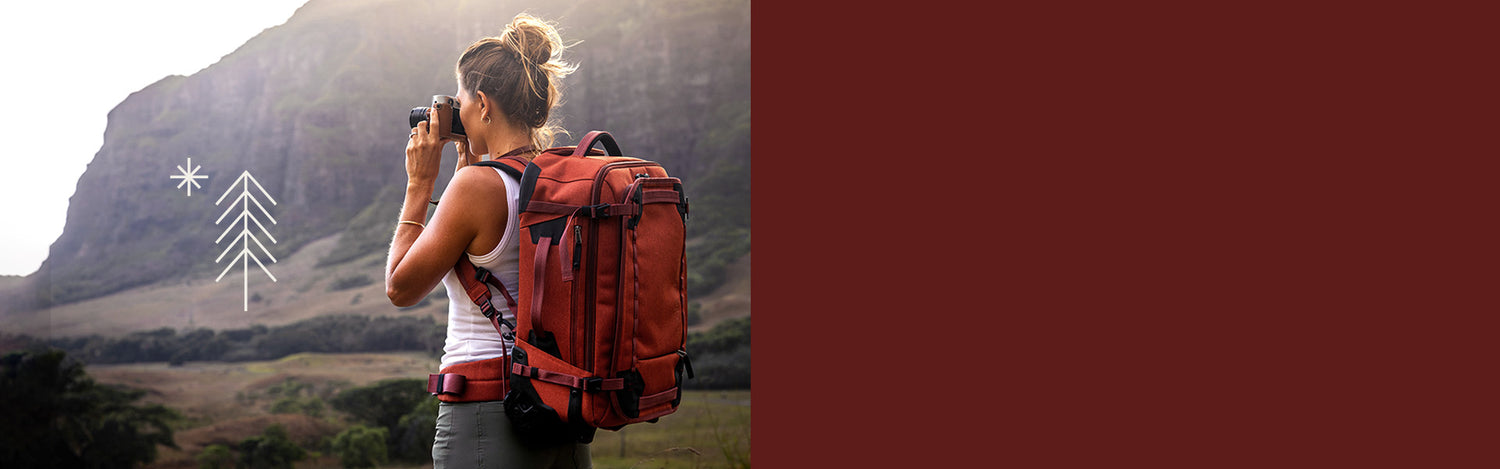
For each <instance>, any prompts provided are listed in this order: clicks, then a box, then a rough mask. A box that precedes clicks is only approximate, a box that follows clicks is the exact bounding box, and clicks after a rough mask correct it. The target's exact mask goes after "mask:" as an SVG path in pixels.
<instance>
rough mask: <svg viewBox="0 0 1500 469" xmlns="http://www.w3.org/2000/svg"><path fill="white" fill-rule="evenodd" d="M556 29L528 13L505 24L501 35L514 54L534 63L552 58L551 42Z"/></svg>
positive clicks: (545, 61)
mask: <svg viewBox="0 0 1500 469" xmlns="http://www.w3.org/2000/svg"><path fill="white" fill-rule="evenodd" d="M556 34H557V33H556V30H555V29H553V28H552V26H551V25H549V24H547V23H545V22H543V21H542V20H540V19H537V18H534V17H531V16H529V15H524V14H523V15H519V16H516V18H515V19H514V20H511V22H510V24H509V25H506V26H505V32H504V33H502V36H504V37H505V38H506V42H507V43H509V44H510V45H511V46H512V47H514V49H513V50H514V51H515V53H516V55H519V56H521V57H522V58H525V59H526V60H527V61H530V62H531V63H533V64H536V65H542V64H545V63H547V62H549V61H551V60H552V43H553V42H554V40H556V39H555V38H553V37H552V36H554V35H556Z"/></svg>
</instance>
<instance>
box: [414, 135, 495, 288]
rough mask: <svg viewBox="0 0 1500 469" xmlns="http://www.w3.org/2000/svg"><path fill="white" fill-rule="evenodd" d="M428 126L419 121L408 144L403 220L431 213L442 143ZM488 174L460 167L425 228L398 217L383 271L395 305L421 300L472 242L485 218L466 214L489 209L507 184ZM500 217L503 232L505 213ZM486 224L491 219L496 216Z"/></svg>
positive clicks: (419, 221) (420, 218) (420, 217)
mask: <svg viewBox="0 0 1500 469" xmlns="http://www.w3.org/2000/svg"><path fill="white" fill-rule="evenodd" d="M429 115H432V116H434V118H433V119H434V120H438V119H440V117H438V113H436V112H433V113H430V114H429ZM427 130H428V127H427V123H426V122H421V123H418V125H417V130H416V135H415V136H413V137H411V141H410V142H408V143H407V146H406V172H407V183H406V198H405V201H404V202H403V203H402V206H401V220H409V221H414V222H418V223H422V220H424V219H426V217H427V205H428V202H427V200H428V198H429V197H431V196H432V190H433V187H434V186H435V185H436V179H437V173H438V164H439V163H440V162H441V159H442V150H443V144H444V142H442V141H440V140H437V139H436V136H434V135H431V134H429V133H428V131H427ZM462 150H467V149H462ZM463 160H464V158H462V157H460V161H463ZM489 173H494V171H489ZM486 176H490V175H488V174H485V171H481V170H459V171H457V172H456V173H455V174H454V176H453V180H451V181H449V183H448V188H447V189H446V190H444V192H443V197H442V198H441V199H440V200H442V201H443V205H442V208H443V209H442V210H438V211H437V213H435V214H433V217H432V220H431V221H429V222H427V223H426V226H425V227H422V226H417V225H414V224H410V223H399V222H398V224H397V225H396V233H395V235H394V236H393V237H392V239H391V250H390V254H389V257H388V258H387V262H386V274H385V290H386V296H388V297H390V300H391V303H392V304H394V305H396V306H402V307H405V306H411V305H414V304H416V303H417V302H418V301H421V300H422V297H425V296H427V293H429V292H431V291H432V289H433V288H434V287H436V286H437V284H438V283H439V282H441V281H442V279H443V275H445V274H446V273H447V272H448V270H449V269H452V268H453V265H454V264H455V263H457V262H458V259H459V256H461V255H463V254H464V251H465V250H467V249H469V247H470V245H471V244H473V242H474V239H475V237H476V236H477V235H478V233H479V231H480V228H481V223H484V221H481V220H478V218H479V217H475V216H464V215H465V214H474V213H487V212H485V211H484V210H485V206H486V205H490V206H493V205H494V202H493V201H495V200H505V198H504V194H505V185H504V183H496V182H497V181H488V180H486V179H488V178H486ZM495 178H498V175H495ZM497 193H498V195H497ZM490 209H493V207H490ZM501 210H504V207H502V208H501ZM501 213H504V212H503V211H502V212H501ZM498 218H499V222H500V223H502V225H501V230H502V231H500V232H501V233H503V232H504V231H503V230H504V225H503V223H504V220H505V217H504V216H503V215H502V216H500V217H498ZM488 223H491V224H493V223H494V221H493V218H491V219H490V220H489V221H488Z"/></svg>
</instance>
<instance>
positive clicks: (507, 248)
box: [441, 168, 521, 367]
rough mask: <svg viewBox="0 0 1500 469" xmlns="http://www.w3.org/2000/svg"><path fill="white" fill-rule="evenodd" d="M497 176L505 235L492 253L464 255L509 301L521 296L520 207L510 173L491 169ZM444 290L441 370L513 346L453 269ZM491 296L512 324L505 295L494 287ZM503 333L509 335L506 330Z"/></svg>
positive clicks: (496, 354) (513, 316)
mask: <svg viewBox="0 0 1500 469" xmlns="http://www.w3.org/2000/svg"><path fill="white" fill-rule="evenodd" d="M492 169H494V170H495V172H497V173H500V179H503V180H505V196H506V199H508V200H506V201H505V202H506V207H507V211H508V212H509V213H506V217H507V218H506V222H505V234H504V235H501V237H500V244H498V245H496V246H495V250H493V251H490V252H489V253H488V254H485V255H483V256H475V255H471V254H469V253H468V252H467V251H465V252H464V255H465V256H469V261H470V262H473V263H474V265H475V266H478V267H481V268H484V269H485V270H488V271H490V274H493V275H494V276H495V277H497V278H499V279H500V282H501V283H502V284H504V285H505V289H506V290H509V291H510V295H511V298H517V299H519V298H520V297H521V296H520V293H519V292H518V289H519V288H520V275H519V274H520V272H519V271H520V268H521V264H520V259H521V243H520V239H519V234H518V233H519V232H520V229H519V227H517V226H516V225H519V224H520V222H519V221H518V219H517V213H516V207H517V205H519V204H520V201H521V198H520V194H521V184H520V182H517V181H516V180H515V179H514V178H511V177H510V175H509V174H505V172H504V171H501V170H500V169H499V168H492ZM443 288H444V289H446V290H448V338H447V340H446V341H445V342H444V344H443V358H442V361H441V362H442V365H441V366H442V367H447V366H449V365H453V364H456V363H463V362H469V361H474V360H484V359H488V358H495V357H499V356H501V355H503V354H505V353H506V351H507V350H508V349H509V348H510V347H511V345H513V344H512V343H511V341H508V340H505V339H503V338H501V337H500V333H498V332H495V326H494V324H491V323H490V320H489V319H485V317H484V313H481V312H479V307H478V306H476V305H474V301H473V300H470V299H469V295H468V294H467V293H465V292H464V286H463V284H462V283H459V281H458V275H457V274H456V273H454V271H453V270H449V271H448V275H444V276H443ZM490 293H491V294H493V295H494V300H493V301H492V303H491V304H493V305H494V306H495V309H498V310H500V314H501V317H504V318H505V319H507V320H509V321H510V322H511V324H515V321H516V314H515V312H513V311H511V310H510V308H509V307H508V306H506V304H505V296H503V295H501V294H500V292H499V291H497V290H496V289H495V287H494V286H491V287H490ZM506 332H510V331H509V330H508V329H507V330H506Z"/></svg>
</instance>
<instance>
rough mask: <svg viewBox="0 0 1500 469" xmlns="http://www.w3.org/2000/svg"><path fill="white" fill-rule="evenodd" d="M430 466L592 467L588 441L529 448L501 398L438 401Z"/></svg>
mask: <svg viewBox="0 0 1500 469" xmlns="http://www.w3.org/2000/svg"><path fill="white" fill-rule="evenodd" d="M432 465H433V469H445V468H447V469H477V468H484V469H522V468H525V469H529V468H592V467H593V462H592V461H591V460H590V459H589V445H586V444H565V445H560V446H553V447H549V448H528V447H526V446H525V445H523V444H521V441H520V440H518V439H516V435H515V433H514V432H513V430H512V429H511V426H510V420H509V419H508V418H507V417H506V416H505V405H504V403H503V402H501V401H487V402H462V403H447V402H443V403H439V404H438V417H437V438H435V439H434V440H433V443H432Z"/></svg>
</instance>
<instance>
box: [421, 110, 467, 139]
mask: <svg viewBox="0 0 1500 469" xmlns="http://www.w3.org/2000/svg"><path fill="white" fill-rule="evenodd" d="M427 109H428V108H427V107H414V108H411V116H410V117H408V118H407V122H408V123H410V124H411V128H413V129H415V128H417V123H418V122H422V121H425V120H427ZM451 119H452V120H451V121H449V122H452V123H453V126H452V129H451V130H452V132H453V135H457V136H460V137H467V136H468V134H466V133H464V121H463V119H459V118H458V108H453V117H451Z"/></svg>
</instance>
